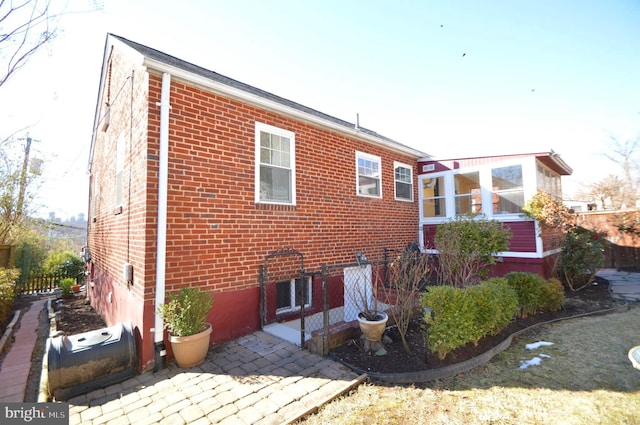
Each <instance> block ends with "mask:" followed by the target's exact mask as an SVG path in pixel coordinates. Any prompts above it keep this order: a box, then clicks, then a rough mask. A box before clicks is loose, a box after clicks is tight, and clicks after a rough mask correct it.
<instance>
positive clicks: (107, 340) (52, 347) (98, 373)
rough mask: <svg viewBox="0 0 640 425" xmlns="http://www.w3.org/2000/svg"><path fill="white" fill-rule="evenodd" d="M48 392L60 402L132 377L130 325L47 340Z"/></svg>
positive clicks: (133, 347) (133, 353)
mask: <svg viewBox="0 0 640 425" xmlns="http://www.w3.org/2000/svg"><path fill="white" fill-rule="evenodd" d="M47 350H48V354H47V362H48V378H49V391H50V393H51V394H53V397H54V398H55V399H56V400H60V401H64V400H68V399H69V398H71V397H75V396H76V395H79V394H84V393H87V392H89V391H92V390H94V389H98V388H104V387H105V386H108V385H111V384H115V383H118V382H122V381H124V380H125V379H128V378H131V377H133V376H135V374H136V343H135V337H134V335H133V329H132V325H131V322H125V323H118V324H117V325H114V326H110V327H108V328H103V329H98V330H95V331H91V332H85V333H82V334H77V335H70V336H64V335H63V336H57V337H53V338H49V339H48V340H47Z"/></svg>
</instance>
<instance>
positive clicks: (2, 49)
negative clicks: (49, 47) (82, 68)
mask: <svg viewBox="0 0 640 425" xmlns="http://www.w3.org/2000/svg"><path fill="white" fill-rule="evenodd" d="M63 3H65V4H64V6H62V7H63V9H53V7H52V6H53V4H56V5H58V7H60V6H59V5H60V4H62V3H56V2H54V1H53V0H0V87H2V85H3V84H4V83H6V82H7V81H8V80H9V79H10V78H11V76H12V75H14V74H15V73H16V72H17V71H18V70H19V69H20V68H22V67H23V66H24V65H25V64H26V63H27V62H28V60H29V58H30V57H31V56H33V54H34V53H36V52H37V51H38V50H40V49H41V48H42V47H43V46H45V45H46V44H48V43H50V42H51V41H52V40H53V39H54V38H55V37H56V35H57V33H58V21H59V19H60V17H61V16H62V15H65V14H69V13H83V12H91V11H95V10H100V9H102V5H101V4H99V3H101V2H99V1H97V0H93V1H89V3H90V4H91V6H90V8H89V9H88V10H71V9H69V8H67V6H68V3H69V2H63Z"/></svg>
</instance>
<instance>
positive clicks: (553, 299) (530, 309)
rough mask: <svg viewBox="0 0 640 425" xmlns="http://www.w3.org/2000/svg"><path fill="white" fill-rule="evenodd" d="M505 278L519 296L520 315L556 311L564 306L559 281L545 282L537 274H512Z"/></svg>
mask: <svg viewBox="0 0 640 425" xmlns="http://www.w3.org/2000/svg"><path fill="white" fill-rule="evenodd" d="M504 278H505V279H506V280H507V282H508V284H509V286H511V287H512V288H513V289H514V290H515V291H516V293H517V294H518V304H519V308H518V310H519V315H520V317H527V316H529V315H532V314H536V313H539V312H542V311H555V310H558V309H559V308H561V307H562V305H563V304H564V289H563V288H562V284H561V283H560V281H558V280H557V279H551V280H549V281H546V280H544V279H543V278H542V277H541V276H539V275H537V274H535V273H526V272H511V273H507V274H506V275H505V276H504Z"/></svg>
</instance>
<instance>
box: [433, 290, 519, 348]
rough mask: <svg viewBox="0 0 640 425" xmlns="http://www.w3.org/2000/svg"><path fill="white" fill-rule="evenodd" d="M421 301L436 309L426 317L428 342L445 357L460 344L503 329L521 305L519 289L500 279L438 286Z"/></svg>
mask: <svg viewBox="0 0 640 425" xmlns="http://www.w3.org/2000/svg"><path fill="white" fill-rule="evenodd" d="M421 303H422V306H423V307H428V308H430V309H431V310H432V312H433V314H425V317H424V320H425V323H426V324H427V326H428V335H427V346H428V348H429V349H430V350H431V351H433V352H435V353H437V354H438V357H440V358H441V359H443V358H444V357H445V356H446V355H447V354H448V353H450V352H451V351H453V350H455V349H456V348H458V347H462V346H464V345H466V344H468V343H470V342H473V343H474V344H477V343H478V341H479V340H480V339H481V338H482V337H484V336H487V335H491V334H496V333H498V332H500V331H501V330H502V329H504V328H505V327H506V326H507V325H508V324H509V323H510V322H511V320H512V319H513V316H514V314H515V312H516V308H517V305H518V304H517V295H516V293H515V291H514V290H513V289H512V288H510V287H509V285H507V283H506V282H505V281H503V280H500V279H492V280H490V281H487V282H483V283H481V284H480V285H477V286H470V287H468V288H454V287H452V286H434V287H431V288H429V291H427V292H426V293H424V294H423V296H422V298H421Z"/></svg>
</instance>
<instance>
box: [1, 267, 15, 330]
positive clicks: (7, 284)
mask: <svg viewBox="0 0 640 425" xmlns="http://www.w3.org/2000/svg"><path fill="white" fill-rule="evenodd" d="M19 276H20V270H18V269H4V268H0V327H1V326H4V325H5V324H6V323H7V321H8V320H9V313H11V311H12V310H13V302H14V300H15V296H16V280H17V279H18V277H19Z"/></svg>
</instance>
